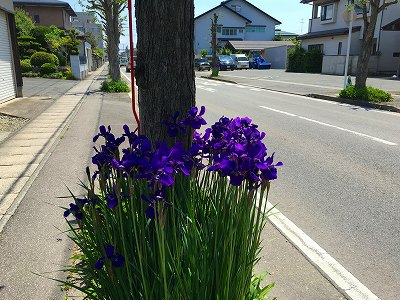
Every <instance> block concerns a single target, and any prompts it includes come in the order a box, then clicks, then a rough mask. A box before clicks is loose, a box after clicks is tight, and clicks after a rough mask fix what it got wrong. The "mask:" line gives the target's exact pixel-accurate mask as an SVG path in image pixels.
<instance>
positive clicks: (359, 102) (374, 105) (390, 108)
mask: <svg viewBox="0 0 400 300" xmlns="http://www.w3.org/2000/svg"><path fill="white" fill-rule="evenodd" d="M305 96H306V97H310V98H317V99H323V100H328V101H334V102H339V103H346V104H351V105H356V106H361V107H370V108H375V109H379V110H386V111H391V112H396V113H400V108H398V107H395V106H392V105H386V104H379V103H374V102H368V101H362V100H351V99H345V98H340V97H333V96H327V95H320V94H308V95H305Z"/></svg>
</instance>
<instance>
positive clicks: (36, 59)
mask: <svg viewBox="0 0 400 300" xmlns="http://www.w3.org/2000/svg"><path fill="white" fill-rule="evenodd" d="M54 56H55V55H54V54H51V53H47V52H36V53H34V54H33V55H32V56H31V65H32V66H35V67H41V66H42V65H43V64H45V63H51V64H54V65H56V61H55V59H54ZM57 62H58V59H57Z"/></svg>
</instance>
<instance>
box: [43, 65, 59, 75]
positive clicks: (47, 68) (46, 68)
mask: <svg viewBox="0 0 400 300" xmlns="http://www.w3.org/2000/svg"><path fill="white" fill-rule="evenodd" d="M40 72H41V73H42V74H52V73H55V72H57V67H56V65H55V64H53V63H45V64H43V65H42V66H41V67H40Z"/></svg>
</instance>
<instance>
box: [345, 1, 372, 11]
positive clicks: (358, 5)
mask: <svg viewBox="0 0 400 300" xmlns="http://www.w3.org/2000/svg"><path fill="white" fill-rule="evenodd" d="M347 3H348V4H353V3H354V11H355V12H356V14H357V15H362V13H363V11H362V7H363V4H362V3H360V0H347ZM369 8H370V5H369V4H367V13H369Z"/></svg>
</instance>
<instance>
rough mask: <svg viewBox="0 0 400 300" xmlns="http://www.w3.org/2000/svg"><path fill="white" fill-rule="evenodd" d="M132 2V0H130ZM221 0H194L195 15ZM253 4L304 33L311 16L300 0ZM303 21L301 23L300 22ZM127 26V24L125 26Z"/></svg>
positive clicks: (72, 0)
mask: <svg viewBox="0 0 400 300" xmlns="http://www.w3.org/2000/svg"><path fill="white" fill-rule="evenodd" d="M63 1H66V2H69V4H70V5H71V7H72V8H73V9H74V10H75V11H82V10H83V9H82V7H81V6H80V5H79V3H78V0H63ZM132 1H133V2H134V0H132ZM221 1H222V0H194V4H195V15H196V16H198V15H200V14H202V13H203V12H206V11H207V10H210V9H211V8H213V7H215V6H217V5H219V4H220V3H221ZM248 1H249V2H250V3H252V4H253V5H255V6H257V7H258V8H260V9H261V10H263V11H265V12H266V13H267V14H269V15H270V16H272V17H274V18H275V19H277V20H279V21H281V22H282V25H280V26H279V27H278V28H280V29H282V30H284V31H289V32H294V33H298V34H301V33H306V32H307V29H308V19H310V18H311V5H307V4H300V0H248ZM302 22H303V23H302ZM125 27H127V26H125ZM124 34H125V36H122V37H121V48H124V47H125V45H127V44H128V37H127V36H128V31H127V30H126V31H125V33H124Z"/></svg>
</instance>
